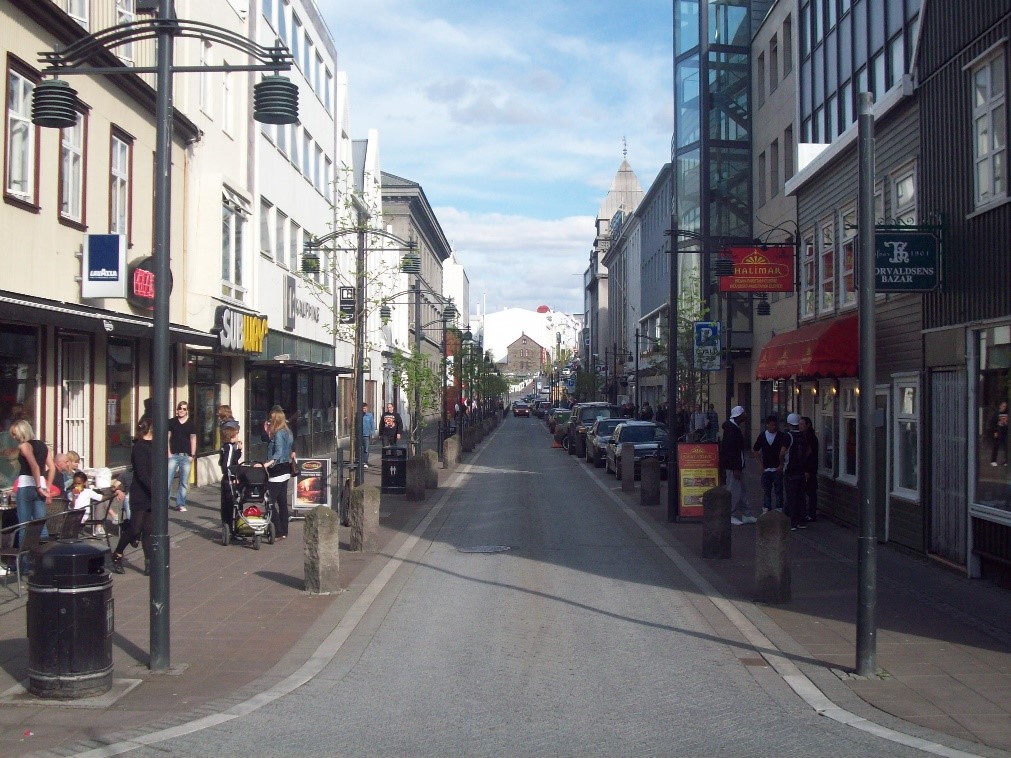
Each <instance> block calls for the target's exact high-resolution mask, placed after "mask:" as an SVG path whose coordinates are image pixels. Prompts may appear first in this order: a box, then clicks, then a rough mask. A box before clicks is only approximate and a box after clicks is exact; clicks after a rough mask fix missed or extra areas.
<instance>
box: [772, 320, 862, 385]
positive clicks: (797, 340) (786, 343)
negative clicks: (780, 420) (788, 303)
mask: <svg viewBox="0 0 1011 758" xmlns="http://www.w3.org/2000/svg"><path fill="white" fill-rule="evenodd" d="M858 343H859V337H858V331H857V317H856V314H854V315H852V316H845V317H843V318H836V319H832V320H831V321H819V322H818V323H816V324H810V325H809V326H802V327H801V328H800V329H794V330H793V331H790V332H785V333H783V334H777V335H776V336H775V337H773V338H772V339H771V340H769V342H768V344H767V345H766V346H765V347H763V348H762V353H761V355H760V356H759V358H758V369H757V370H756V371H755V377H756V378H757V379H789V378H790V377H820V376H821V377H828V376H856V375H857V365H858V360H857V357H858V353H859V347H858Z"/></svg>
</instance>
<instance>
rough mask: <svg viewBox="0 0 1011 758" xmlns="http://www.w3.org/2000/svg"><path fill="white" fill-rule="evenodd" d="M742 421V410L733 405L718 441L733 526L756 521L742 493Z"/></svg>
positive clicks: (743, 439)
mask: <svg viewBox="0 0 1011 758" xmlns="http://www.w3.org/2000/svg"><path fill="white" fill-rule="evenodd" d="M744 419H745V413H744V408H742V407H741V406H739V405H735V406H734V408H733V410H731V411H730V418H729V419H728V420H726V421H724V422H723V439H722V440H720V468H721V469H723V473H724V477H725V479H726V487H727V489H728V490H729V491H730V523H731V524H734V525H735V526H740V525H741V524H754V523H755V521H756V519H755V517H754V516H753V515H752V514H751V506H750V505H749V504H748V495H747V493H746V492H745V491H744V451H745V450H746V449H747V447H748V442H747V440H746V439H745V438H744V432H743V431H742V430H741V427H740V425H741V424H743V423H744Z"/></svg>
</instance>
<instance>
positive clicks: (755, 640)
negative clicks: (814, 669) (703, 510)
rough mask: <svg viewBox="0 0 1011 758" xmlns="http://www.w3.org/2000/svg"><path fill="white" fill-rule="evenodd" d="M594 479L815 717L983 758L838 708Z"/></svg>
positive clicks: (956, 755)
mask: <svg viewBox="0 0 1011 758" xmlns="http://www.w3.org/2000/svg"><path fill="white" fill-rule="evenodd" d="M583 471H584V472H585V473H586V474H587V475H589V474H590V471H588V470H587V469H585V468H584V469H583ZM591 479H592V481H593V482H594V483H595V484H596V485H597V486H598V487H599V488H600V489H601V491H603V492H604V494H605V495H607V496H608V497H610V498H611V500H613V501H614V503H615V504H616V505H617V506H618V508H620V509H621V511H622V512H623V513H624V514H625V515H626V516H627V517H628V518H629V519H631V520H632V521H633V522H634V523H635V524H636V526H638V527H639V528H640V529H641V530H642V531H643V533H644V534H645V535H646V536H647V537H648V538H649V539H650V541H651V542H652V543H653V544H654V545H656V546H657V548H659V549H660V552H662V553H663V554H664V555H665V556H667V558H668V559H669V560H670V561H671V563H673V564H674V565H675V567H677V569H678V571H680V572H681V573H682V574H684V575H685V577H687V579H688V580H689V581H690V582H691V583H692V584H694V585H695V586H696V588H698V590H699V591H700V592H701V593H702V594H703V595H705V596H706V598H707V599H708V600H709V601H710V602H711V603H712V604H713V605H715V606H716V608H717V609H719V611H720V612H721V613H722V614H723V615H724V616H726V617H727V620H728V621H730V623H731V624H733V625H734V626H735V627H737V630H738V631H739V632H740V633H741V634H742V635H743V636H744V638H745V639H746V640H747V641H748V643H749V644H751V645H753V646H754V647H755V649H756V652H758V653H759V654H760V655H761V656H762V657H763V658H765V660H767V661H768V662H769V665H770V666H772V667H773V668H774V669H775V670H776V672H777V673H778V674H779V675H780V677H782V679H783V681H785V682H786V683H787V685H788V686H789V687H790V689H792V690H793V691H794V692H796V693H797V695H798V696H799V697H800V699H801V700H803V701H804V702H805V703H807V704H808V705H809V706H811V708H812V709H813V710H814V711H815V712H816V713H818V714H819V715H821V716H827V717H828V718H830V719H832V720H833V721H838V722H839V723H841V724H845V725H846V726H851V727H853V728H854V729H860V730H861V731H864V732H868V733H870V734H873V735H875V736H876V737H880V738H881V739H884V740H889V741H890V742H896V743H899V744H901V745H907V746H909V747H912V748H916V749H917V750H922V751H923V752H925V753H931V754H933V755H942V756H947V757H948V758H980V756H978V755H977V754H976V753H966V752H963V751H961V750H955V749H954V748H950V747H947V746H945V745H941V744H940V743H937V742H931V741H929V740H925V739H922V738H920V737H913V736H912V735H909V734H905V733H904V732H899V731H897V730H895V729H891V728H889V727H887V726H883V725H881V724H878V723H875V722H873V721H869V720H868V719H865V718H863V717H862V716H858V715H856V714H855V713H851V712H850V711H847V710H846V709H844V708H840V707H839V706H837V705H836V704H835V703H833V702H832V701H831V700H829V698H828V697H827V696H826V695H825V693H823V692H822V691H821V690H820V689H818V686H817V685H816V684H815V683H814V682H812V681H811V680H810V679H808V678H807V675H806V674H804V672H802V671H801V670H800V669H799V668H797V666H796V665H795V664H794V663H793V661H791V660H790V659H789V658H787V657H786V655H785V654H782V655H776V654H775V653H771V652H763V651H768V650H776V651H778V650H779V649H778V648H777V647H776V646H775V645H774V644H773V643H772V641H771V640H770V639H769V638H768V637H766V636H765V635H764V634H762V632H761V631H760V630H759V629H758V627H756V626H755V625H754V624H753V623H752V622H751V620H750V619H749V618H748V617H747V616H745V615H744V613H743V612H742V611H741V610H740V608H738V607H737V605H736V604H735V603H734V602H732V601H730V600H728V599H727V598H725V597H723V595H722V594H721V593H720V592H719V590H717V589H716V588H715V587H713V586H712V585H711V584H710V583H709V582H708V581H707V580H706V578H705V577H704V576H702V575H701V574H700V573H699V572H698V571H696V570H695V567H694V566H692V565H691V563H689V562H688V559H687V558H685V557H684V556H683V555H682V554H681V553H680V552H679V551H678V550H677V548H675V547H674V546H673V545H671V544H670V543H669V542H668V541H667V540H665V539H664V538H663V537H662V536H661V535H660V534H659V533H658V532H657V531H656V529H654V528H653V527H652V526H651V525H650V524H649V523H647V522H646V520H645V519H643V517H642V516H640V515H639V514H638V513H636V512H635V511H634V510H633V509H632V507H631V506H629V505H628V504H627V503H626V502H624V500H622V499H621V498H620V497H618V495H617V494H616V492H615V490H614V489H612V488H611V487H610V486H609V485H608V484H606V483H605V482H602V481H601V480H600V479H598V478H597V477H595V476H594V477H591ZM668 486H669V484H668Z"/></svg>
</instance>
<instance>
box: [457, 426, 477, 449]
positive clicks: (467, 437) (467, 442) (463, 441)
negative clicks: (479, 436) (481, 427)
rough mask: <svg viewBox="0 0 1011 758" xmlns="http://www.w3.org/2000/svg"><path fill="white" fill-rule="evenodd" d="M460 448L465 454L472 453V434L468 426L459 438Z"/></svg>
mask: <svg viewBox="0 0 1011 758" xmlns="http://www.w3.org/2000/svg"><path fill="white" fill-rule="evenodd" d="M460 446H461V447H462V448H463V452H465V453H473V452H474V433H473V432H472V431H471V429H470V427H469V426H468V427H467V428H466V429H464V430H463V434H462V435H461V437H460Z"/></svg>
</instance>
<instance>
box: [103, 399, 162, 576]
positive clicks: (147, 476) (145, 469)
mask: <svg viewBox="0 0 1011 758" xmlns="http://www.w3.org/2000/svg"><path fill="white" fill-rule="evenodd" d="M153 432H154V430H153V429H152V425H151V419H150V418H148V417H143V418H141V420H140V421H138V422H137V439H135V440H134V442H133V452H132V453H131V454H130V465H131V466H132V467H133V481H132V482H130V521H129V522H127V525H126V528H124V529H123V530H122V532H121V533H120V535H119V542H118V543H117V544H116V549H115V550H114V551H113V552H112V570H113V571H115V572H116V573H117V574H125V573H126V571H125V569H124V568H123V551H124V550H126V546H127V545H129V544H130V543H131V542H134V541H136V540H137V539H138V538H139V539H140V541H141V545H142V546H143V548H144V576H148V575H150V573H151V528H152V526H153V523H152V520H151V474H152V471H153V468H154V466H153V462H152V457H153V456H152V444H151V440H152V439H153V436H154V435H153Z"/></svg>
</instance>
